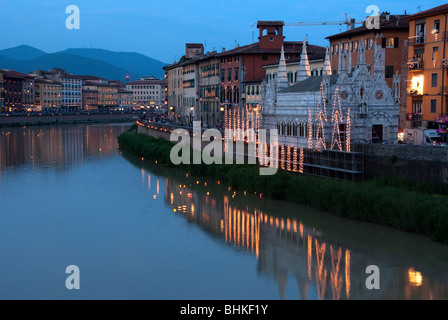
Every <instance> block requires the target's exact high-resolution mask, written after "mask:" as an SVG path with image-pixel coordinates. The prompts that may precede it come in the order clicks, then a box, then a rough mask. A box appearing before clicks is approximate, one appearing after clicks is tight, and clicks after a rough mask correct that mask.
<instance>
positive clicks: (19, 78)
mask: <svg viewBox="0 0 448 320" xmlns="http://www.w3.org/2000/svg"><path fill="white" fill-rule="evenodd" d="M0 73H1V74H2V79H3V81H2V82H3V89H2V90H3V95H4V98H3V99H4V103H3V104H4V106H3V112H7V113H10V112H22V111H24V110H25V109H24V99H26V101H27V102H28V103H29V102H31V99H32V96H30V94H31V93H32V85H29V83H32V80H31V79H30V78H29V76H28V75H26V74H23V73H20V72H17V71H12V70H0ZM25 80H27V81H28V83H26V84H25V88H28V89H29V90H28V92H27V93H26V94H25V93H24V82H25ZM30 88H31V89H30Z"/></svg>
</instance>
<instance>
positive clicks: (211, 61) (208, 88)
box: [194, 52, 224, 127]
mask: <svg viewBox="0 0 448 320" xmlns="http://www.w3.org/2000/svg"><path fill="white" fill-rule="evenodd" d="M216 55H217V53H216V52H212V53H207V54H206V55H204V56H203V57H202V58H201V59H200V60H199V67H198V68H199V107H198V110H197V111H198V112H197V113H195V115H194V119H195V120H200V121H201V123H202V124H203V125H204V126H206V127H207V126H210V127H213V126H218V127H222V126H223V124H224V123H223V121H224V119H223V109H221V105H220V101H219V98H220V90H221V80H220V59H219V58H217V57H216Z"/></svg>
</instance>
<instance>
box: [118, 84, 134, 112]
mask: <svg viewBox="0 0 448 320" xmlns="http://www.w3.org/2000/svg"><path fill="white" fill-rule="evenodd" d="M133 108H134V105H133V92H132V91H128V90H126V89H125V88H118V109H120V110H122V111H128V110H132V109H133Z"/></svg>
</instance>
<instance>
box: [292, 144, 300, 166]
mask: <svg viewBox="0 0 448 320" xmlns="http://www.w3.org/2000/svg"><path fill="white" fill-rule="evenodd" d="M292 159H293V160H292V161H293V167H292V171H294V172H297V167H298V166H297V162H298V160H299V159H298V156H297V148H294V149H293V156H292Z"/></svg>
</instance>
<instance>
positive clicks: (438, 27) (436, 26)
mask: <svg viewBox="0 0 448 320" xmlns="http://www.w3.org/2000/svg"><path fill="white" fill-rule="evenodd" d="M433 31H434V34H436V33H439V31H440V20H435V21H434V30H433Z"/></svg>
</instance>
